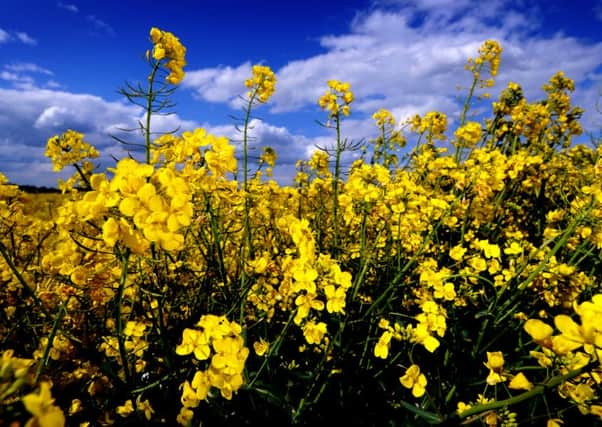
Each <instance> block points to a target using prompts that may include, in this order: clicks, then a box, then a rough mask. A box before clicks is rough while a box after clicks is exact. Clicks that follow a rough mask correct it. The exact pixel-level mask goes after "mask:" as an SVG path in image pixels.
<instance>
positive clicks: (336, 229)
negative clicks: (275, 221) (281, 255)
mask: <svg viewBox="0 0 602 427" xmlns="http://www.w3.org/2000/svg"><path fill="white" fill-rule="evenodd" d="M334 119H335V123H336V131H337V148H336V153H335V164H334V181H333V182H332V191H333V205H332V215H333V218H332V221H333V233H334V250H333V252H334V259H338V258H339V256H338V255H339V224H338V210H339V177H340V176H341V152H342V151H343V149H342V146H341V119H340V117H339V113H337V114H336V115H335V116H334Z"/></svg>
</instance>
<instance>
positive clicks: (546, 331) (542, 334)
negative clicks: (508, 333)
mask: <svg viewBox="0 0 602 427" xmlns="http://www.w3.org/2000/svg"><path fill="white" fill-rule="evenodd" d="M523 328H524V329H525V331H526V332H527V333H528V334H529V335H531V338H533V340H534V341H538V342H539V341H544V340H545V339H546V338H548V337H550V336H552V334H553V333H554V329H552V327H551V326H550V325H548V324H547V323H545V322H542V321H541V320H539V319H529V320H527V321H526V322H525V324H524V326H523Z"/></svg>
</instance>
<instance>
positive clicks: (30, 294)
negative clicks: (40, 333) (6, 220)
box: [0, 242, 52, 317]
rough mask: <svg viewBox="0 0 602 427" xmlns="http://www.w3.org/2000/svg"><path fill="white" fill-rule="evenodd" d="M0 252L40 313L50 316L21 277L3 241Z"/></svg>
mask: <svg viewBox="0 0 602 427" xmlns="http://www.w3.org/2000/svg"><path fill="white" fill-rule="evenodd" d="M0 254H2V257H3V258H4V261H6V263H7V264H8V267H9V268H10V270H11V271H12V272H13V274H14V275H15V277H16V278H17V280H18V281H19V283H20V284H21V286H23V289H25V290H26V291H27V293H28V294H29V296H31V298H32V299H33V300H34V301H35V303H36V304H37V305H38V307H40V311H41V312H42V313H44V314H45V315H46V316H48V317H52V315H51V314H50V312H49V311H48V310H46V308H45V307H44V304H42V301H41V300H40V299H39V298H38V296H37V295H36V293H35V291H34V290H33V289H32V288H31V287H30V286H29V284H28V283H27V281H26V280H25V278H24V277H23V275H22V274H21V272H20V271H19V270H17V267H16V266H15V264H14V263H13V261H12V260H11V259H10V257H9V256H8V252H7V250H6V246H4V243H2V242H0Z"/></svg>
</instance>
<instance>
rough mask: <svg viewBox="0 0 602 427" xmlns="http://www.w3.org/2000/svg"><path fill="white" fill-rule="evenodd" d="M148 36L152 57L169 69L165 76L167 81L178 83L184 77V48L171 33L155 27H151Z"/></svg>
mask: <svg viewBox="0 0 602 427" xmlns="http://www.w3.org/2000/svg"><path fill="white" fill-rule="evenodd" d="M150 38H151V41H152V43H153V50H152V54H151V55H152V58H153V59H154V60H155V61H157V62H158V63H161V64H163V65H164V66H165V68H166V69H167V70H168V71H169V75H168V76H167V78H166V80H167V81H168V82H169V83H171V84H173V85H177V84H179V83H180V82H181V81H182V80H183V79H184V70H183V69H184V66H185V65H186V58H185V56H186V48H185V47H184V46H183V45H182V43H180V40H179V39H178V38H177V37H176V36H174V35H173V34H172V33H170V32H169V31H162V30H160V29H158V28H156V27H153V28H151V30H150Z"/></svg>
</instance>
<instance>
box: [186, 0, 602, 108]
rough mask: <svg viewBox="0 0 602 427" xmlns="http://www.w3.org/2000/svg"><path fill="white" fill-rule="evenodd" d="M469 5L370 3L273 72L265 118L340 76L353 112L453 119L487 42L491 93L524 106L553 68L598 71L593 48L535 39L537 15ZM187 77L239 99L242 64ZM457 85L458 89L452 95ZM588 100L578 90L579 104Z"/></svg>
mask: <svg viewBox="0 0 602 427" xmlns="http://www.w3.org/2000/svg"><path fill="white" fill-rule="evenodd" d="M473 5H474V3H473V2H470V1H468V0H461V1H457V0H453V1H452V0H427V1H401V0H400V1H391V0H386V1H381V2H377V3H376V6H377V7H376V8H374V9H372V10H371V11H369V12H363V13H359V14H358V15H357V16H356V18H355V19H354V20H353V22H352V23H351V26H350V29H349V31H348V32H347V33H346V34H339V35H325V36H324V37H322V38H321V39H320V44H321V46H322V47H323V48H324V52H323V53H321V54H318V55H315V56H312V57H308V58H303V59H297V60H293V61H291V62H289V63H288V64H287V65H285V66H284V67H282V68H280V69H279V70H276V75H277V79H278V81H277V84H276V92H275V94H274V96H273V98H272V99H271V100H270V104H269V105H270V107H271V111H272V112H273V113H279V112H291V111H299V110H303V109H306V108H308V107H311V108H315V106H316V102H317V99H318V98H319V97H320V96H321V95H322V94H323V93H324V91H325V90H326V81H327V80H329V79H339V80H343V81H349V82H350V83H351V86H352V90H353V92H354V94H355V95H356V101H355V102H354V104H353V105H352V110H353V111H355V113H356V114H357V113H358V112H362V113H366V114H371V113H372V112H374V111H375V110H376V109H378V108H380V107H385V108H389V109H392V110H394V111H397V112H398V114H400V115H410V114H409V113H410V112H413V113H424V112H426V111H428V110H438V111H443V112H445V113H447V114H450V115H452V116H455V117H456V118H457V116H458V115H459V113H460V110H461V108H460V103H459V98H460V100H461V99H462V98H463V97H464V96H466V93H467V87H468V86H469V84H470V79H471V75H470V74H469V73H468V72H466V71H464V68H463V67H464V64H465V63H466V59H467V58H468V57H469V56H475V55H476V53H477V49H478V47H479V46H480V45H481V44H482V42H483V41H484V40H485V39H488V38H493V39H497V40H499V41H500V43H501V44H502V47H503V49H504V51H503V54H502V65H501V68H500V73H499V76H498V78H497V81H498V83H497V85H496V88H494V90H493V91H492V92H493V95H494V96H495V95H496V94H497V93H499V91H500V90H501V89H502V88H503V87H505V85H506V84H507V83H508V82H509V81H516V82H518V83H520V84H521V85H522V86H523V88H524V90H525V93H526V95H527V97H528V98H529V99H530V100H532V101H534V100H536V99H539V98H541V97H542V96H543V93H542V92H541V85H542V84H543V83H545V82H546V81H547V80H548V79H549V78H550V77H551V76H552V75H553V74H554V73H555V72H556V71H558V70H563V71H564V72H565V73H566V74H567V75H568V76H569V77H571V78H573V79H575V80H576V81H577V82H578V83H580V82H585V83H586V84H585V85H584V86H583V87H587V86H588V84H587V82H588V81H589V82H590V83H591V78H592V73H594V71H595V70H596V68H597V67H599V66H600V65H601V64H602V61H601V60H600V58H602V43H601V42H598V43H591V42H585V41H582V40H580V39H577V38H574V37H571V36H567V35H563V34H557V35H555V36H553V37H546V36H542V35H538V34H537V33H536V32H535V31H534V30H536V29H537V28H539V27H540V26H541V25H542V23H541V22H539V21H538V19H541V18H537V16H536V13H535V12H536V11H535V10H531V9H528V8H526V7H523V8H522V9H520V10H518V9H514V7H513V4H512V2H506V1H503V0H497V1H493V2H490V3H488V6H487V7H479V8H475V7H473ZM559 52H562V54H561V55H559ZM188 74H189V76H190V78H188V77H187V79H186V80H185V84H184V85H185V86H186V87H189V88H191V89H193V90H194V91H195V93H196V94H197V95H198V96H199V97H200V98H201V99H203V100H205V101H210V102H225V103H232V101H233V100H234V99H236V97H237V96H238V95H240V94H241V93H244V87H243V86H242V84H243V82H244V79H246V78H248V76H249V75H250V64H249V63H248V62H245V63H242V64H241V65H239V66H220V67H216V68H207V69H202V70H197V71H191V72H189V73H188ZM457 85H460V86H461V87H462V88H463V89H462V90H461V91H458V90H457V89H456V86H457ZM583 90H584V89H582V90H581V92H583ZM588 99H589V98H588V97H587V96H584V95H583V96H582V95H580V93H579V91H578V93H576V102H577V103H579V102H580V101H587V100H588ZM583 107H584V108H586V109H591V108H592V106H591V105H583ZM452 119H453V117H452Z"/></svg>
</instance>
